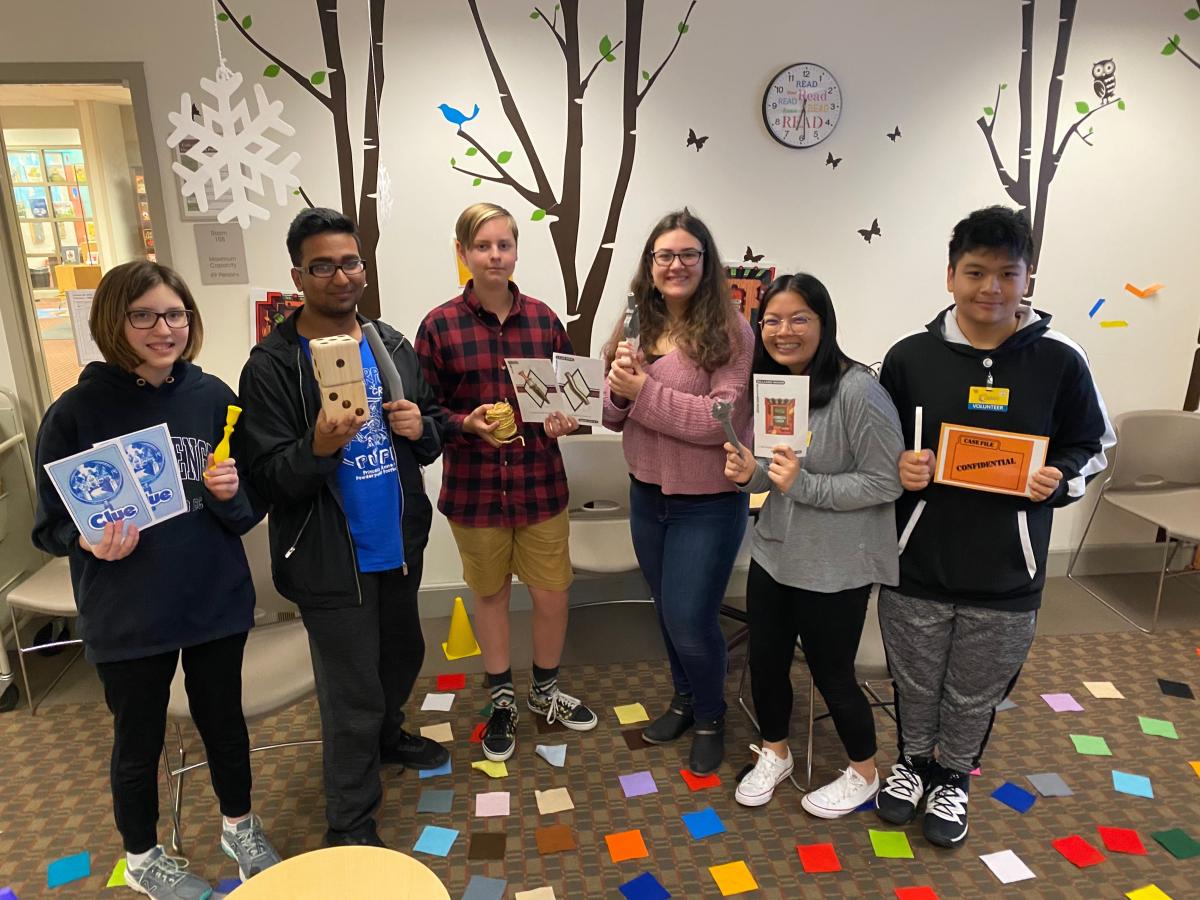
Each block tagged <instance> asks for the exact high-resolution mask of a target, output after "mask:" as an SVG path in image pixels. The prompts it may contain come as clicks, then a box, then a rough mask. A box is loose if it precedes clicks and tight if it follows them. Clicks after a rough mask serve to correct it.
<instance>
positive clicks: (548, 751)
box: [533, 744, 567, 769]
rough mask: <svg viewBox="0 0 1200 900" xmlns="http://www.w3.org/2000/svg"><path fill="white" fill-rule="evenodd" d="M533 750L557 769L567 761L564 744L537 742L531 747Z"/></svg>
mask: <svg viewBox="0 0 1200 900" xmlns="http://www.w3.org/2000/svg"><path fill="white" fill-rule="evenodd" d="M533 752H534V753H536V754H537V755H538V756H540V757H541V758H542V759H544V760H545V761H546V762H548V763H550V765H552V766H554V767H555V768H557V769H561V768H562V767H563V766H564V765H566V763H567V745H566V744H538V745H537V746H536V747H534V748H533Z"/></svg>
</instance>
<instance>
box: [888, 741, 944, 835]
mask: <svg viewBox="0 0 1200 900" xmlns="http://www.w3.org/2000/svg"><path fill="white" fill-rule="evenodd" d="M932 765H933V760H932V759H930V758H929V757H927V756H916V757H913V756H902V757H900V759H899V760H897V761H896V764H895V765H894V766H892V773H891V774H890V775H888V777H887V780H886V781H885V782H884V783H883V787H882V788H881V789H880V791H879V795H878V796H877V797H876V798H875V804H876V806H877V809H876V812H877V813H878V815H879V818H881V819H883V821H885V822H889V823H891V824H892V825H907V824H908V823H909V822H911V821H912V820H913V819H915V818H916V817H917V808H918V807H919V806H920V805H921V800H922V798H924V796H925V792H926V791H927V790H929V782H930V777H931V776H930V768H931V767H932Z"/></svg>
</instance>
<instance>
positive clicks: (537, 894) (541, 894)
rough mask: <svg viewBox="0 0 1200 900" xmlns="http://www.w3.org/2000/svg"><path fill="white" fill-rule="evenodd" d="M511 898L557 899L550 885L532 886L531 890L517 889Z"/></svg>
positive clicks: (531, 899)
mask: <svg viewBox="0 0 1200 900" xmlns="http://www.w3.org/2000/svg"><path fill="white" fill-rule="evenodd" d="M513 900H558V897H557V896H555V894H554V888H552V887H540V888H534V889H533V890H532V891H517V892H516V893H515V894H513Z"/></svg>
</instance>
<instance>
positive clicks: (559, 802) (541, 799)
mask: <svg viewBox="0 0 1200 900" xmlns="http://www.w3.org/2000/svg"><path fill="white" fill-rule="evenodd" d="M533 795H534V797H535V798H537V807H538V812H539V813H541V814H542V815H543V816H548V815H550V814H551V813H557V812H564V811H565V810H568V809H574V808H575V804H574V803H572V802H571V794H570V792H568V791H567V789H566V788H565V787H564V788H551V789H550V790H548V791H536V790H535V791H534V792H533Z"/></svg>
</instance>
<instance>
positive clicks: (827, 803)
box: [800, 766, 879, 819]
mask: <svg viewBox="0 0 1200 900" xmlns="http://www.w3.org/2000/svg"><path fill="white" fill-rule="evenodd" d="M877 793H879V773H878V772H876V773H875V777H874V778H873V779H872V780H871V781H870V782H868V781H867V780H866V779H865V778H863V777H862V776H861V775H859V774H858V773H857V772H856V771H854V768H853V767H852V766H847V767H846V771H844V772H842V774H841V775H840V776H839V777H838V778H837V779H835V780H834V781H831V782H829V784H827V785H825V786H824V787H820V788H817V789H816V790H815V791H809V792H808V793H807V794H805V795H804V796H803V797H802V798H801V799H800V805H801V806H803V807H804V809H805V810H806V811H808V812H809V813H811V814H812V815H814V816H816V817H817V818H818V819H836V818H838V817H839V816H844V815H846V813H851V812H854V810H856V809H858V808H859V807H860V806H862V805H863V804H864V803H866V802H867V801H868V800H870V799H872V798H873V797H874V796H875V795H876V794H877Z"/></svg>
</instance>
